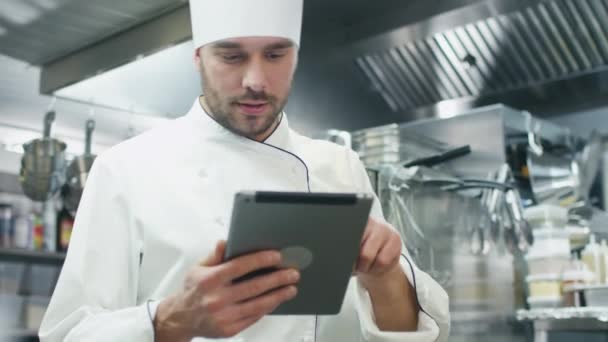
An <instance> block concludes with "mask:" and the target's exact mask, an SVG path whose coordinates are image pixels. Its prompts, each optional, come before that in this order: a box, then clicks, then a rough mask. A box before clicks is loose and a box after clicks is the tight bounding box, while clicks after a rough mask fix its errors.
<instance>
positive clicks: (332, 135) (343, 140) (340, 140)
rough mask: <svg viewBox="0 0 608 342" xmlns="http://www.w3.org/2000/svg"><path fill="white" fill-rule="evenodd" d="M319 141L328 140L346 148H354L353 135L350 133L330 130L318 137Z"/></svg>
mask: <svg viewBox="0 0 608 342" xmlns="http://www.w3.org/2000/svg"><path fill="white" fill-rule="evenodd" d="M316 138H317V139H323V140H328V141H331V142H334V143H336V144H338V145H342V146H346V147H348V148H351V146H352V138H351V134H350V132H348V131H340V130H337V129H330V130H327V131H324V132H322V133H321V134H318V135H317V136H316Z"/></svg>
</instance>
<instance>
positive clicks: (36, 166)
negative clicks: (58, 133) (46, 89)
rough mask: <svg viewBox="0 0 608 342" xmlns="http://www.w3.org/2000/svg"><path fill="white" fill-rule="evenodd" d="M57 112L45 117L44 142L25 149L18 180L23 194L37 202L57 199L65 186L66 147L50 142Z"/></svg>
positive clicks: (60, 143) (35, 141) (35, 143)
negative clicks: (53, 197)
mask: <svg viewBox="0 0 608 342" xmlns="http://www.w3.org/2000/svg"><path fill="white" fill-rule="evenodd" d="M54 120H55V112H53V111H51V112H48V113H46V115H45V117H44V134H43V137H42V139H35V140H32V141H30V142H28V143H26V144H24V145H23V150H24V154H23V157H22V158H21V171H20V177H19V180H20V182H21V187H22V188H23V192H24V194H25V195H26V196H27V197H29V198H30V199H32V200H34V201H40V202H44V201H46V200H47V199H49V198H51V197H52V196H53V195H55V194H56V193H57V192H59V190H60V189H61V187H62V186H63V184H64V182H65V150H66V147H67V146H66V144H65V143H64V142H62V141H59V140H57V139H53V138H51V126H52V124H53V121H54Z"/></svg>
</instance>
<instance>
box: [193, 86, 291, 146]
mask: <svg viewBox="0 0 608 342" xmlns="http://www.w3.org/2000/svg"><path fill="white" fill-rule="evenodd" d="M198 102H199V104H200V105H201V107H202V108H203V110H204V111H205V113H207V115H209V116H210V117H211V118H213V119H214V120H215V121H217V122H218V123H219V122H220V121H219V120H217V119H216V117H215V115H214V114H213V112H212V111H211V110H210V109H209V106H208V105H207V101H206V100H205V96H200V97H199V98H198ZM282 118H283V113H281V114H280V115H279V116H277V118H276V120H275V122H274V123H273V124H272V126H270V128H269V129H268V130H266V132H264V133H262V134H260V135H257V136H254V137H249V136H247V137H246V138H249V139H253V140H255V141H258V142H264V141H265V140H266V139H268V138H269V137H270V136H271V135H272V133H274V131H275V130H276V129H277V127H278V126H279V124H280V123H281V119H282ZM225 128H226V129H228V130H229V131H231V132H234V130H231V129H230V128H229V127H225ZM235 134H238V133H236V132H235Z"/></svg>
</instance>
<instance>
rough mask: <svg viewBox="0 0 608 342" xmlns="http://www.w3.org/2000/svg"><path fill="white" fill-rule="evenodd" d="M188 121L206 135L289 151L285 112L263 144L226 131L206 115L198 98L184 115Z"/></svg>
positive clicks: (287, 125) (287, 124)
mask: <svg viewBox="0 0 608 342" xmlns="http://www.w3.org/2000/svg"><path fill="white" fill-rule="evenodd" d="M186 116H187V117H188V118H189V119H191V120H194V121H196V122H198V123H199V124H200V125H202V126H203V127H204V130H205V131H206V132H207V133H208V134H217V135H220V136H225V137H233V138H235V139H238V140H241V141H244V142H250V143H255V144H266V145H271V146H274V147H278V148H281V149H285V150H289V149H290V148H289V145H290V144H289V123H288V121H287V116H286V115H285V112H283V113H281V121H280V122H279V125H278V126H277V127H276V128H275V130H274V131H273V132H272V134H271V135H270V136H269V137H268V138H266V140H265V141H263V142H258V141H256V140H253V139H250V138H247V137H243V136H240V135H238V134H235V133H234V132H232V131H230V130H228V129H226V128H225V127H224V126H222V125H221V124H220V123H219V122H217V121H216V120H215V119H214V118H213V117H212V116H211V115H210V114H208V113H207V112H206V111H205V110H204V109H203V107H202V106H201V103H200V101H199V98H196V99H195V100H194V104H193V105H192V108H191V109H190V111H189V112H188V114H187V115H186Z"/></svg>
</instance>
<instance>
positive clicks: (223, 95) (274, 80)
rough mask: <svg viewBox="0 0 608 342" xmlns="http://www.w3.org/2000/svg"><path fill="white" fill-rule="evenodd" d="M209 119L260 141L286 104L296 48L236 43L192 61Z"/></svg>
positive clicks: (258, 41) (284, 43)
mask: <svg viewBox="0 0 608 342" xmlns="http://www.w3.org/2000/svg"><path fill="white" fill-rule="evenodd" d="M195 62H196V64H197V66H198V68H199V71H200V73H201V77H202V83H203V93H204V94H205V101H206V104H207V106H208V107H209V109H210V111H211V113H210V114H212V115H213V117H214V118H215V119H216V120H217V121H219V122H220V123H221V124H222V125H223V126H224V127H226V128H228V129H230V130H232V131H234V132H236V133H237V134H240V135H243V136H246V137H249V138H252V139H257V140H263V139H265V138H266V137H267V136H268V135H269V134H270V133H271V131H272V129H274V127H275V126H274V124H275V123H276V122H277V118H278V117H279V115H280V114H281V112H282V110H283V108H284V107H285V105H286V104H287V97H288V96H289V92H290V90H291V82H292V80H293V75H294V72H295V69H296V64H297V48H296V47H295V46H294V45H293V43H292V42H291V41H289V40H287V39H282V38H271V37H249V38H235V39H228V40H223V41H219V42H216V43H212V44H209V45H206V46H204V47H202V48H200V49H199V51H198V53H197V54H196V56H195Z"/></svg>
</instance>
